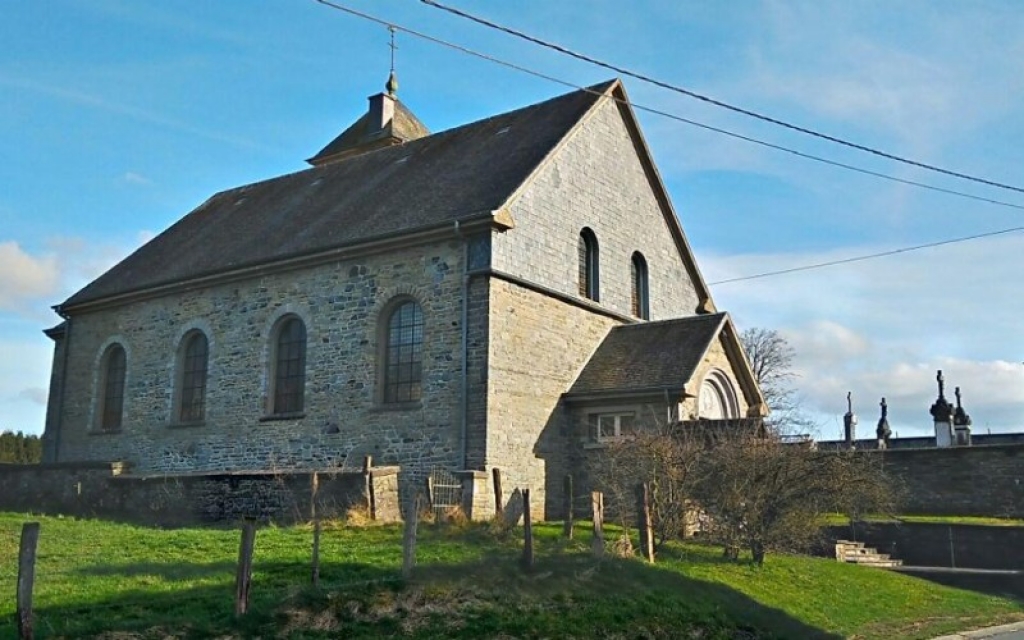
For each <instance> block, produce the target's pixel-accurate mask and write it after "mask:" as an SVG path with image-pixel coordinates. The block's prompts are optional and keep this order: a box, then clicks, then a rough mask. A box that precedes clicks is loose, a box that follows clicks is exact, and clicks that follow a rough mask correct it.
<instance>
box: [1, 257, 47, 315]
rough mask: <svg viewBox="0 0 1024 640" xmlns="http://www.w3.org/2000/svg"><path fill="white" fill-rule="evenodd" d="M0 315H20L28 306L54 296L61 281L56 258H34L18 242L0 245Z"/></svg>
mask: <svg viewBox="0 0 1024 640" xmlns="http://www.w3.org/2000/svg"><path fill="white" fill-rule="evenodd" d="M0 273H2V274H3V277H2V278H0V311H21V310H23V309H24V308H25V305H26V303H28V302H29V301H32V300H36V299H39V298H45V297H46V296H50V295H52V294H53V293H54V292H55V291H56V290H57V286H58V283H59V280H60V271H59V268H58V264H57V259H56V257H55V256H53V255H43V256H33V255H31V254H29V253H27V252H26V251H25V250H23V249H22V248H21V247H20V246H19V245H18V243H17V242H14V241H7V242H0Z"/></svg>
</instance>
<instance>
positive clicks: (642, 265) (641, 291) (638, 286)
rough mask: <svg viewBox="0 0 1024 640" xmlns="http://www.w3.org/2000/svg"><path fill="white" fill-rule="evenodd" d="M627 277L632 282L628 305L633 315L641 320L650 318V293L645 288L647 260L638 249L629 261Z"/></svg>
mask: <svg viewBox="0 0 1024 640" xmlns="http://www.w3.org/2000/svg"><path fill="white" fill-rule="evenodd" d="M629 277H630V281H631V282H632V285H633V286H632V296H631V299H630V305H631V308H632V310H633V315H634V316H636V317H637V318H641V319H643V320H650V318H651V308H650V307H651V303H650V295H649V292H648V289H647V261H646V260H644V256H643V254H642V253H640V252H639V251H636V252H634V253H633V259H632V261H631V262H630V269H629Z"/></svg>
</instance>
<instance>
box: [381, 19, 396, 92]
mask: <svg viewBox="0 0 1024 640" xmlns="http://www.w3.org/2000/svg"><path fill="white" fill-rule="evenodd" d="M388 31H390V32H391V42H390V43H389V44H388V46H389V47H390V48H391V73H390V74H389V75H388V81H387V83H386V84H385V85H384V89H386V90H387V92H388V95H389V96H391V97H392V98H393V97H394V96H395V94H396V93H398V77H397V76H396V75H395V51H396V50H397V49H398V45H396V44H395V31H396V29H395V27H394V26H393V25H388Z"/></svg>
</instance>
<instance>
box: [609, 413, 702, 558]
mask: <svg viewBox="0 0 1024 640" xmlns="http://www.w3.org/2000/svg"><path fill="white" fill-rule="evenodd" d="M686 436H691V437H686ZM692 436H693V434H692V433H691V434H685V435H684V434H683V433H682V430H681V429H680V425H678V424H664V423H654V422H651V423H647V424H644V425H642V426H641V428H639V429H637V431H636V433H634V434H631V435H630V436H628V437H625V438H622V439H619V440H617V441H614V442H611V443H609V444H608V446H607V448H606V449H605V450H604V451H603V452H602V455H601V456H600V457H599V458H598V460H597V462H598V464H596V465H593V466H592V476H593V477H594V479H595V480H596V481H597V484H598V485H599V486H600V487H601V489H602V490H603V491H604V492H605V494H606V496H607V498H609V499H608V503H607V504H608V507H609V510H610V511H612V512H613V513H614V514H615V517H617V518H618V519H619V520H620V524H622V525H623V527H624V528H627V529H628V528H629V526H630V524H631V523H632V522H633V521H634V520H635V513H634V511H635V501H636V498H635V496H636V490H637V486H638V485H639V484H640V483H641V482H647V483H649V484H650V487H651V495H650V500H651V516H652V520H653V523H652V525H653V531H654V537H655V548H656V549H660V548H661V547H662V545H664V543H665V542H667V541H670V540H676V539H678V538H681V537H682V536H683V535H684V533H685V531H686V528H687V525H688V523H689V522H690V521H691V520H693V519H694V518H695V514H696V511H697V507H696V502H695V496H696V491H697V487H698V486H699V485H700V484H701V483H702V482H703V481H702V480H701V478H700V474H701V473H703V471H704V469H705V468H706V465H704V464H703V463H702V460H701V458H702V456H703V455H704V453H705V451H706V449H705V443H704V441H703V439H702V438H700V437H692Z"/></svg>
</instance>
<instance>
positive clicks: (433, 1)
mask: <svg viewBox="0 0 1024 640" xmlns="http://www.w3.org/2000/svg"><path fill="white" fill-rule="evenodd" d="M420 2H422V3H423V4H425V5H428V6H431V7H434V8H435V9H440V10H442V11H445V12H448V13H450V14H452V15H456V16H459V17H460V18H465V19H467V20H470V21H472V22H475V23H477V24H480V25H483V26H485V27H488V28H491V29H496V30H498V31H501V32H503V33H507V34H509V35H512V36H515V37H517V38H520V39H522V40H526V41H527V42H532V43H533V44H536V45H539V46H542V47H545V48H547V49H552V50H554V51H557V52H559V53H562V54H565V55H567V56H570V57H573V58H576V59H577V60H582V61H583V62H587V63H589V64H593V65H596V66H599V67H602V68H604V69H608V70H609V71H614V72H615V73H619V74H622V75H624V76H629V77H631V78H635V79H637V80H640V81H642V82H646V83H648V84H652V85H654V86H656V87H661V88H662V89H667V90H669V91H674V92H675V93H679V94H682V95H684V96H687V97H690V98H695V99H697V100H701V101H703V102H706V103H708V104H712V105H715V106H716V107H721V108H723V109H728V110H730V111H733V112H735V113H740V114H743V115H745V116H749V117H751V118H756V119H758V120H761V121H763V122H768V123H771V124H774V125H777V126H780V127H784V128H786V129H790V130H791V131H797V132H799V133H803V134H806V135H809V136H813V137H815V138H820V139H822V140H827V141H829V142H833V143H835V144H840V145H843V146H845V147H849V148H851V149H857V150H858V151H863V152H866V153H870V154H872V155H876V156H879V157H881V158H886V159H888V160H894V161H896V162H901V163H903V164H908V165H911V166H915V167H920V168H922V169H927V170H929V171H934V172H937V173H942V174H945V175H947V176H953V177H954V178H960V179H962V180H970V181H972V182H978V183H980V184H985V185H988V186H990V187H997V188H999V189H1007V190H1009V191H1016V192H1018V193H1024V188H1021V187H1015V186H1012V185H1008V184H1004V183H1002V182H996V181H993V180H988V179H986V178H979V177H977V176H972V175H969V174H966V173H960V172H957V171H951V170H949V169H943V168H942V167H938V166H936V165H933V164H927V163H924V162H919V161H917V160H911V159H909V158H904V157H902V156H898V155H895V154H892V153H888V152H885V151H881V150H879V149H875V148H873V147H868V146H865V145H862V144H857V143H856V142H850V141H849V140H845V139H843V138H838V137H836V136H831V135H828V134H825V133H821V132H819V131H815V130H813V129H808V128H806V127H801V126H799V125H795V124H792V123H790V122H786V121H785V120H779V119H778V118H773V117H771V116H767V115H764V114H763V113H758V112H756V111H751V110H750V109H744V108H743V107H738V106H736V105H733V104H729V103H728V102H722V101H721V100H716V99H715V98H712V97H710V96H707V95H704V94H701V93H697V92H695V91H691V90H689V89H686V88H684V87H680V86H678V85H674V84H670V83H668V82H664V81H662V80H658V79H657V78H653V77H651V76H648V75H645V74H642V73H638V72H636V71H631V70H629V69H627V68H625V67H620V66H618V65H614V64H611V63H609V62H604V61H602V60H599V59H597V58H594V57H591V56H588V55H586V54H582V53H579V52H577V51H573V50H572V49H568V48H566V47H563V46H561V45H559V44H555V43H553V42H548V41H546V40H542V39H540V38H537V37H535V36H531V35H529V34H527V33H524V32H522V31H518V30H516V29H513V28H511V27H506V26H503V25H500V24H498V23H496V22H492V21H490V20H487V19H485V18H480V17H478V16H475V15H473V14H470V13H466V12H465V11H462V10H460V9H456V8H454V7H448V6H445V5H443V4H441V3H440V2H437V1H436V0H420Z"/></svg>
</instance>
